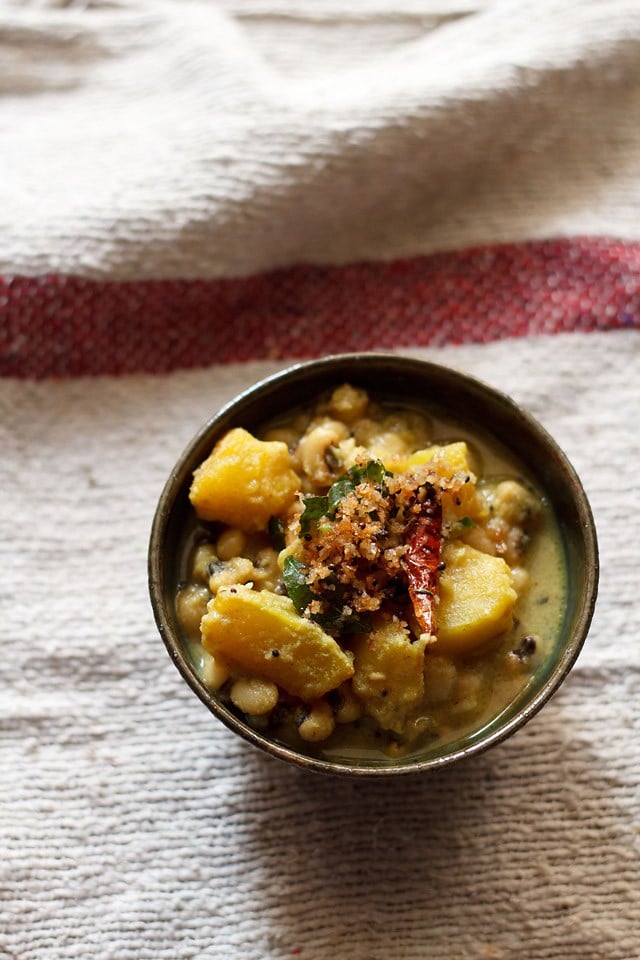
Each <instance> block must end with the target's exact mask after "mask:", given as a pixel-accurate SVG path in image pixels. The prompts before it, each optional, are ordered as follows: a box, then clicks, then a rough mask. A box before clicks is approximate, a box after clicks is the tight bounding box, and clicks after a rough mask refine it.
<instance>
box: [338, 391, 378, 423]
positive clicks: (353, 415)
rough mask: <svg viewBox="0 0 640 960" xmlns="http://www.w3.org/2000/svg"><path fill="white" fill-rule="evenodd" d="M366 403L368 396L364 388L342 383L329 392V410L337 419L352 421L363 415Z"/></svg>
mask: <svg viewBox="0 0 640 960" xmlns="http://www.w3.org/2000/svg"><path fill="white" fill-rule="evenodd" d="M368 403H369V397H368V396H367V393H366V392H365V391H364V390H359V389H358V388H357V387H352V386H350V385H349V384H348V383H344V384H343V385H342V386H341V387H338V388H337V389H336V390H334V391H333V393H332V394H331V399H330V401H329V411H330V413H331V414H332V415H333V416H334V417H337V418H338V420H343V421H344V423H353V421H354V420H357V419H358V418H359V417H363V416H364V414H365V411H366V409H367V404H368Z"/></svg>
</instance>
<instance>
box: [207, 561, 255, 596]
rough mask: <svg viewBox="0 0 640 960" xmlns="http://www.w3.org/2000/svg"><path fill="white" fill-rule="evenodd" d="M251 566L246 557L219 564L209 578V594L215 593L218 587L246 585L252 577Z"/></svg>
mask: <svg viewBox="0 0 640 960" xmlns="http://www.w3.org/2000/svg"><path fill="white" fill-rule="evenodd" d="M253 572H254V571H253V564H252V563H251V560H248V559H247V557H232V559H231V560H227V561H225V562H224V563H220V566H219V568H218V569H215V570H214V571H213V573H212V574H211V576H210V577H209V589H210V590H211V593H217V592H218V590H219V589H220V587H233V586H234V585H235V584H237V583H248V582H249V580H251V578H252V577H253Z"/></svg>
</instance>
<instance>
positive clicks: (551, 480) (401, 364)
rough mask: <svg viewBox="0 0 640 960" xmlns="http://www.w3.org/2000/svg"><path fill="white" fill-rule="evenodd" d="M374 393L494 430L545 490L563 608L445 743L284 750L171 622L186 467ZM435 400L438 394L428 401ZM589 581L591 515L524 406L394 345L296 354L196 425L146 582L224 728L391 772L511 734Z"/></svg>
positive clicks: (557, 676)
mask: <svg viewBox="0 0 640 960" xmlns="http://www.w3.org/2000/svg"><path fill="white" fill-rule="evenodd" d="M345 381H347V382H349V383H351V384H353V385H354V386H359V387H363V388H364V389H366V390H368V391H369V392H370V393H372V394H373V395H374V396H375V397H376V398H377V399H389V400H392V401H400V402H401V403H402V402H410V403H413V404H415V403H416V401H417V402H418V403H419V404H424V405H425V406H426V407H427V409H428V408H429V407H434V406H435V407H437V408H440V409H442V411H443V412H444V413H446V415H447V416H448V417H452V418H454V419H458V420H460V421H462V422H463V423H464V424H465V425H466V426H468V427H471V428H472V429H477V430H478V431H479V432H481V433H484V434H485V435H488V436H489V437H493V438H494V439H497V440H498V442H499V443H500V444H501V445H503V446H505V445H506V446H507V448H508V450H509V451H510V452H511V453H512V454H514V455H515V456H516V457H517V458H518V459H519V460H520V462H521V463H522V465H523V467H524V468H525V470H526V471H527V472H528V474H529V475H530V476H531V478H532V479H533V480H534V482H535V483H536V485H537V486H539V488H541V489H542V490H543V491H544V494H545V495H546V498H547V499H548V501H549V503H550V505H551V507H552V509H553V512H554V514H555V517H556V520H557V525H558V527H559V531H560V536H561V539H562V546H563V550H564V555H565V557H564V558H565V564H566V576H567V589H566V608H565V610H564V617H563V622H562V626H561V628H560V634H559V637H558V639H557V642H556V644H555V646H554V649H553V652H552V653H551V654H550V655H549V657H548V658H546V660H545V662H544V664H543V666H542V667H541V668H540V669H539V670H538V671H537V672H536V675H535V677H534V679H533V682H530V683H529V684H528V685H527V687H526V689H525V692H524V694H523V695H522V696H521V697H519V698H517V699H516V701H514V703H513V704H512V705H511V706H510V707H509V708H507V709H506V710H504V711H503V712H502V713H501V714H500V715H499V716H498V717H497V718H496V719H495V720H494V721H492V722H491V723H489V724H487V725H485V726H483V727H482V729H480V730H477V731H475V732H472V733H470V734H468V735H466V736H464V737H463V738H461V739H459V740H458V741H456V742H454V743H450V744H448V745H447V746H446V747H444V748H443V747H440V748H438V749H435V750H434V749H433V748H428V747H425V748H424V750H423V751H422V752H421V753H419V754H411V755H410V756H408V757H404V758H402V759H397V760H396V759H394V760H391V759H371V758H370V757H367V758H362V759H354V758H353V757H348V758H346V757H345V758H344V759H339V760H336V759H326V758H325V757H323V756H322V753H321V751H320V752H319V751H318V749H317V746H313V745H309V748H308V749H307V748H306V747H304V746H301V747H300V748H299V749H293V748H292V747H290V746H287V745H285V744H284V743H282V742H279V741H276V740H275V739H272V738H270V737H269V736H267V735H264V734H262V733H260V732H258V731H257V730H255V729H254V728H253V727H251V726H250V725H249V724H248V723H246V722H245V721H244V720H243V719H242V718H240V717H239V716H238V715H237V714H236V713H234V712H233V711H232V710H230V709H229V708H228V707H227V706H226V705H225V704H224V703H223V702H221V700H220V699H219V698H218V697H217V695H216V694H215V693H214V692H212V691H211V690H210V689H209V688H208V687H207V686H206V685H205V684H204V683H203V682H202V680H201V679H200V677H199V676H198V673H197V672H196V669H195V667H194V664H193V663H192V661H191V659H190V656H189V652H188V649H187V645H186V643H185V640H184V638H183V636H182V633H181V628H180V625H179V623H178V619H177V615H176V608H175V595H176V587H177V583H178V580H179V573H178V560H177V558H178V557H179V556H180V552H181V542H182V541H183V538H184V532H185V529H186V528H187V526H188V524H189V522H190V517H191V515H192V508H191V505H190V503H189V499H188V491H189V487H190V484H191V478H192V474H193V471H194V469H195V467H196V466H197V465H198V464H200V463H201V462H202V461H203V460H204V459H206V457H207V456H208V455H209V453H210V452H211V449H212V448H213V446H214V444H215V443H216V441H217V440H218V439H219V438H220V437H221V436H222V435H223V434H224V433H225V432H226V431H227V430H229V429H231V428H232V427H237V426H243V427H245V428H246V429H248V430H250V431H252V430H255V429H257V428H259V427H260V426H261V425H263V424H265V423H266V422H268V421H269V420H271V419H273V418H274V417H276V416H277V415H278V414H280V413H282V412H285V411H287V410H290V409H291V408H295V407H296V406H300V405H305V404H308V403H309V401H310V400H311V399H312V398H313V397H315V396H317V395H318V394H319V393H321V392H322V391H324V390H327V389H328V388H330V387H333V386H336V385H338V384H340V383H342V382H345ZM433 400H436V403H435V404H434V403H433ZM597 585H598V549H597V542H596V533H595V527H594V522H593V517H592V514H591V510H590V507H589V503H588V501H587V498H586V496H585V493H584V490H583V488H582V485H581V483H580V480H579V479H578V477H577V475H576V473H575V471H574V469H573V467H572V466H571V464H570V463H569V461H568V460H567V458H566V456H565V455H564V454H563V452H562V451H561V450H560V449H559V447H558V446H557V444H556V443H555V442H554V440H553V439H552V438H551V437H550V436H549V434H548V433H547V432H546V431H545V430H544V429H543V427H541V426H540V424H539V423H537V422H536V420H534V419H533V417H531V416H530V415H529V414H527V413H525V412H524V411H523V410H521V409H520V408H519V407H518V406H517V405H516V404H515V403H514V402H513V401H512V400H511V399H509V398H508V397H507V396H505V395H504V394H502V393H499V392H497V391H496V390H494V389H492V388H491V387H489V386H487V385H485V384H483V383H481V382H479V381H477V380H475V379H473V378H471V377H468V376H466V375H464V374H462V373H459V372H457V371H455V370H452V369H449V368H447V367H442V366H438V365H436V364H434V363H428V362H424V361H421V360H416V359H411V358H407V357H401V356H395V355H391V354H348V355H341V356H334V357H328V358H326V359H322V360H317V361H312V362H309V363H301V364H296V365H295V366H293V367H290V368H289V369H288V370H285V371H284V372H283V373H280V374H276V375H275V376H272V377H269V378H267V379H266V380H263V381H262V382H260V383H258V384H256V385H255V386H254V387H252V388H251V389H249V390H247V391H245V392H244V393H242V394H241V395H240V396H239V397H237V398H236V399H235V400H233V401H232V402H231V403H229V404H227V406H225V407H223V409H222V410H220V411H219V412H218V413H217V414H216V415H215V416H214V417H213V418H212V419H211V420H210V421H209V422H208V423H207V424H205V426H204V427H202V429H201V430H200V431H199V433H197V435H196V436H195V437H194V439H193V440H192V442H191V443H190V444H189V446H188V447H187V448H186V450H185V451H184V452H183V453H182V455H181V456H180V458H179V459H178V462H177V464H176V466H175V467H174V469H173V470H172V472H171V474H170V476H169V479H168V480H167V483H166V485H165V488H164V490H163V492H162V495H161V497H160V501H159V503H158V507H157V511H156V514H155V518H154V521H153V527H152V532H151V541H150V546H149V587H150V593H151V603H152V606H153V611H154V615H155V619H156V622H157V625H158V628H159V630H160V634H161V636H162V639H163V641H164V643H165V645H166V647H167V650H168V652H169V655H170V656H171V659H172V660H173V662H174V663H175V665H176V666H177V668H178V670H179V671H180V673H181V674H182V676H183V678H184V679H185V680H186V682H187V683H188V684H189V686H190V687H191V689H192V690H193V691H194V692H195V693H196V694H197V696H198V697H199V698H200V699H201V700H202V702H203V703H204V704H205V705H206V706H207V707H208V708H209V710H210V711H211V712H212V713H213V714H214V715H215V716H216V717H217V718H218V719H219V720H222V722H223V723H225V724H226V725H227V726H228V727H229V728H230V729H231V730H233V731H235V732H236V733H238V734H240V735H241V736H242V737H244V738H245V739H246V740H248V741H250V742H251V743H253V744H255V745H256V746H257V747H260V748H261V749H262V750H265V751H266V752H267V753H269V754H271V755H272V756H275V757H279V758H280V759H282V760H285V761H288V762H289V763H293V764H296V765H297V766H300V767H304V768H307V769H312V770H317V771H321V772H325V773H334V774H345V775H351V776H393V775H396V774H403V773H411V772H419V771H425V770H433V769H435V768H438V767H443V766H445V765H447V764H450V763H453V762H454V761H457V760H460V759H461V758H463V757H467V756H471V755H473V754H476V753H478V752H480V751H482V750H485V749H487V747H490V746H492V745H493V744H495V743H498V742H500V741H502V740H504V739H505V738H506V737H508V736H510V735H511V734H512V733H514V732H515V731H516V730H518V729H519V728H520V727H522V726H523V724H525V723H526V722H527V721H528V720H529V719H530V718H531V717H532V716H533V715H534V714H536V713H537V712H538V711H539V710H540V708H541V707H542V706H543V705H544V704H545V703H546V702H547V701H548V700H549V698H550V697H551V695H552V694H553V693H554V692H555V691H556V690H557V689H558V687H559V686H560V684H561V683H562V681H563V680H564V678H565V677H566V676H567V674H568V673H569V671H570V669H571V667H572V666H573V664H574V662H575V660H576V657H577V656H578V653H579V652H580V649H581V647H582V644H583V642H584V640H585V637H586V634H587V631H588V628H589V624H590V621H591V617H592V614H593V609H594V604H595V599H596V593H597Z"/></svg>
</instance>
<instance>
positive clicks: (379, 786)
mask: <svg viewBox="0 0 640 960" xmlns="http://www.w3.org/2000/svg"><path fill="white" fill-rule="evenodd" d="M639 115H640V6H639V4H638V2H637V0H358V3H357V4H356V3H352V2H350V0H321V2H318V0H91V2H82V0H64V2H63V0H0V130H1V148H0V569H1V570H2V574H1V575H0V644H1V645H0V650H1V654H2V655H1V656H0V958H1V960H89V958H90V960H286V958H288V957H299V958H302V960H325V958H327V957H337V958H348V960H389V958H399V960H452V958H455V960H637V957H638V955H639V950H638V931H639V930H640V884H639V870H638V867H639V861H640V856H639V855H640V818H639V812H638V811H639V810H640V802H639V801H640V786H639V784H640V710H639V707H638V704H639V703H640V652H639V646H638V637H639V636H640V608H639V605H638V595H639V587H640V582H639V576H638V556H637V555H638V546H637V545H638V543H639V542H640V493H639V485H638V482H637V471H638V463H639V462H640V441H639V439H638V430H637V424H638V422H639V419H640V386H639V382H640V378H639V377H638V370H639V369H640V336H639V331H638V322H639V316H640V295H639V283H640V263H639V260H640V254H639V247H638V244H639V243H640V123H638V116H639ZM371 347H376V348H382V349H386V350H400V351H402V352H408V353H411V354H413V355H416V356H421V357H426V358H428V359H430V360H435V361H440V362H444V363H448V364H450V365H452V366H454V367H456V368H459V369H461V370H464V371H466V372H468V373H470V374H473V375H476V376H478V377H480V378H481V379H484V380H486V381H487V382H488V383H490V384H491V385H492V386H494V387H497V388H498V389H500V390H502V391H505V392H506V393H509V394H511V395H512V396H513V397H514V399H515V400H517V401H519V402H520V403H522V405H523V406H524V407H525V408H526V409H527V410H528V411H530V412H531V413H532V414H533V415H534V416H535V417H537V418H538V419H539V420H540V421H541V422H542V424H543V425H544V426H545V427H546V428H547V429H548V430H549V431H550V432H551V433H552V435H553V436H554V437H555V438H556V439H557V441H558V442H559V443H560V445H561V446H562V447H563V448H564V449H565V451H566V453H567V454H568V456H569V458H570V459H571V461H572V462H573V464H574V465H575V467H576V469H577V470H578V473H579V474H580V476H581V478H582V480H583V482H584V485H585V488H586V492H587V494H588V496H589V498H590V501H591V504H592V507H593V510H594V515H595V520H596V524H597V529H598V536H599V543H600V553H601V584H600V592H599V598H598V604H597V608H596V613H595V617H594V620H593V624H592V628H591V631H590V634H589V637H588V640H587V642H586V645H585V647H584V649H583V651H582V653H581V655H580V657H579V659H578V661H577V663H576V666H575V668H574V669H573V671H572V673H571V675H570V676H569V678H568V679H567V681H566V682H565V683H564V684H563V686H562V687H561V689H560V691H559V692H558V693H557V695H556V696H554V698H553V699H552V700H551V701H550V703H548V704H547V705H546V706H545V708H544V710H543V711H542V712H541V713H540V714H539V715H538V716H536V717H535V718H534V719H533V720H532V721H531V722H530V723H529V724H528V725H527V726H526V727H525V728H524V729H523V730H521V731H520V732H519V733H518V734H517V735H515V736H514V737H513V738H511V739H510V740H509V741H508V742H505V743H503V744H501V745H500V746H497V747H495V748H493V749H492V750H490V751H488V752H487V753H485V754H483V755H482V756H477V757H475V758H473V759H471V760H470V761H468V762H466V763H462V764H460V765H457V766H454V767H452V768H450V769H447V770H445V771H442V772H441V773H439V774H437V775H433V776H428V777H419V778H408V777H405V778H402V780H401V782H399V783H392V782H375V783H360V782H355V781H347V780H344V781H343V780H340V781H338V782H335V781H332V780H330V779H325V778H322V777H319V776H308V775H303V774H302V773H301V772H299V771H295V770H292V769H289V768H288V767H286V766H285V765H283V764H281V763H279V762H277V761H275V760H273V759H271V758H269V757H266V756H263V755H262V754H261V753H259V752H258V751H256V750H255V749H253V748H251V747H250V746H249V745H248V744H245V743H244V742H241V741H240V740H238V739H237V738H235V737H234V736H233V735H232V734H231V733H230V732H229V731H228V730H227V729H226V728H225V727H223V726H221V725H220V724H218V723H217V722H216V721H215V720H214V718H213V717H212V716H211V715H210V714H209V713H208V711H207V710H206V709H205V708H204V707H203V705H202V704H201V703H200V702H199V701H198V700H197V698H196V697H194V696H193V695H192V694H191V693H190V691H189V690H188V689H187V687H186V685H185V684H184V683H183V681H182V680H181V678H180V676H179V674H178V673H177V671H176V670H175V668H174V667H173V665H172V663H171V662H170V660H169V658H168V657H167V655H166V651H165V649H164V646H163V644H162V642H161V640H160V638H159V636H158V633H157V630H156V627H155V624H154V622H153V617H152V614H151V610H150V605H149V600H148V591H147V582H146V559H147V543H148V536H149V531H150V525H151V520H152V516H153V513H154V509H155V505H156V503H157V500H158V497H159V495H160V492H161V490H162V487H163V485H164V483H165V480H166V477H167V476H168V474H169V471H170V470H171V468H172V466H173V464H174V462H175V460H176V458H177V457H178V455H179V454H180V452H181V451H182V449H183V448H184V446H185V445H186V443H187V442H188V441H189V440H190V439H191V437H192V436H193V434H194V433H195V432H196V430H197V429H198V428H199V427H200V425H201V424H202V423H203V422H204V421H206V420H207V419H208V418H209V417H210V416H211V415H212V414H213V413H215V411H216V410H217V409H219V407H220V406H221V405H222V404H223V403H225V402H227V401H228V400H230V399H231V398H232V397H233V396H234V395H235V394H237V393H238V392H239V391H240V390H242V389H243V388H245V387H247V386H249V385H250V384H252V383H254V382H255V381H256V380H258V379H259V378H260V377H262V376H263V375H266V374H268V373H272V372H274V371H275V370H278V369H281V368H282V367H283V366H285V365H286V364H287V363H289V362H290V361H292V360H295V359H297V358H300V357H303V356H311V355H324V354H326V353H330V352H336V351H338V350H345V349H348V350H353V349H369V348H371Z"/></svg>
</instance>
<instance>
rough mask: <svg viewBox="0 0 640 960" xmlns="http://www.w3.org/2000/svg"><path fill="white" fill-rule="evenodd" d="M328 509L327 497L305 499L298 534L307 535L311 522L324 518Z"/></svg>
mask: <svg viewBox="0 0 640 960" xmlns="http://www.w3.org/2000/svg"><path fill="white" fill-rule="evenodd" d="M328 509H329V499H328V497H305V498H304V510H303V512H302V514H301V516H300V533H301V534H302V536H304V535H305V534H306V533H309V530H310V528H311V523H312V521H313V520H319V519H320V517H324V515H325V514H326V512H327V510H328Z"/></svg>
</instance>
